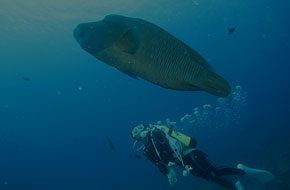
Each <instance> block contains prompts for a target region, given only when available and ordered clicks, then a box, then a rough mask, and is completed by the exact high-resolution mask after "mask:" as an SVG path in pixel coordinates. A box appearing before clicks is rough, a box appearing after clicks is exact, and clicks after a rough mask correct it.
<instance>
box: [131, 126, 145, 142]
mask: <svg viewBox="0 0 290 190" xmlns="http://www.w3.org/2000/svg"><path fill="white" fill-rule="evenodd" d="M148 133H149V131H148V126H146V125H144V124H139V125H136V126H134V127H133V128H132V131H131V136H132V138H133V139H135V140H136V141H144V140H145V138H146V137H147V136H148Z"/></svg>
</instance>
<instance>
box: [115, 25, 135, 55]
mask: <svg viewBox="0 0 290 190" xmlns="http://www.w3.org/2000/svg"><path fill="white" fill-rule="evenodd" d="M139 44H140V41H139V36H138V29H137V27H136V26H134V27H132V28H130V29H129V30H128V31H127V32H126V33H125V34H124V35H123V36H122V38H121V39H120V40H119V41H118V42H117V43H116V45H117V47H118V48H119V49H120V50H121V51H123V52H126V53H129V54H134V53H136V51H137V49H138V48H139Z"/></svg>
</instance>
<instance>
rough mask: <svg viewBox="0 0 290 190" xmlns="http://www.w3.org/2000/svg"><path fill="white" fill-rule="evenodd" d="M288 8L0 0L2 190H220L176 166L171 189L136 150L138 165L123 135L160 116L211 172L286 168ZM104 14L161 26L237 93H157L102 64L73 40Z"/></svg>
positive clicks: (244, 1) (208, 0)
mask: <svg viewBox="0 0 290 190" xmlns="http://www.w3.org/2000/svg"><path fill="white" fill-rule="evenodd" d="M289 7H290V1H286V0H281V1H274V0H256V1H252V0H231V1H229V0H227V1H226V0H219V1H216V0H203V1H202V0H183V1H179V0H170V1H165V0H154V1H153V0H149V1H145V0H140V1H134V0H83V1H80V0H58V1H53V0H52V1H47V0H1V1H0V190H20V189H21V190H63V189H70V190H105V189H127V190H131V189H132V190H136V189H138V190H145V189H152V190H157V189H195V190H206V189H215V190H218V189H223V188H221V187H219V186H217V185H215V184H212V183H209V182H206V181H204V180H202V179H197V178H195V177H191V176H190V177H187V178H184V177H183V176H182V175H181V170H177V173H178V183H177V185H175V186H170V185H169V184H168V182H167V181H166V178H165V177H164V176H162V174H161V173H160V172H159V171H158V169H157V168H155V166H154V165H153V164H151V163H150V162H149V161H147V160H146V159H145V158H144V157H143V156H142V154H140V153H138V154H139V155H141V159H137V158H136V157H135V155H134V154H135V152H134V151H133V149H132V144H133V140H132V139H131V136H130V131H131V127H132V126H134V125H136V124H139V123H156V122H157V121H159V120H160V121H162V122H164V121H165V120H166V119H167V118H169V119H170V120H171V121H176V122H177V125H178V124H179V125H178V126H177V127H178V128H179V129H181V130H183V131H184V132H185V133H186V134H188V135H191V136H193V137H196V138H197V140H198V142H199V148H200V149H201V150H203V151H205V152H206V153H207V154H208V155H209V157H208V158H209V160H211V162H212V163H213V164H214V165H216V166H232V167H235V166H236V164H238V163H244V164H246V165H249V166H251V167H254V168H261V169H266V170H269V171H271V172H272V173H273V174H274V175H276V176H278V175H280V174H282V173H284V172H287V171H289V170H290V138H289V136H290V129H289V127H290V98H289V97H290V85H289V81H290V76H289V75H290V62H289V55H290V19H289V18H290V14H289ZM108 14H120V15H125V16H130V17H138V18H142V19H145V20H148V21H150V22H152V23H155V24H157V25H158V26H160V27H162V28H164V29H165V30H167V31H168V32H170V33H171V34H173V35H174V36H176V37H177V38H179V39H180V40H182V41H183V42H185V43H186V44H188V45H189V46H190V47H192V48H193V49H194V50H196V51H197V52H198V53H200V54H201V55H202V56H203V57H204V58H205V59H207V60H208V61H209V62H210V64H211V65H212V67H213V69H214V71H215V72H217V73H219V74H220V75H221V76H223V77H225V78H226V79H227V80H228V81H229V83H230V84H231V85H232V86H233V89H235V86H237V85H240V86H241V87H242V88H241V89H240V92H239V93H241V94H242V95H239V94H238V95H237V94H236V95H231V96H229V97H228V98H227V99H226V100H221V99H219V100H218V99H217V97H215V96H213V95H210V94H208V93H205V92H181V91H174V90H169V89H164V88H161V87H158V86H156V85H153V84H151V83H149V82H146V81H143V80H141V81H137V80H135V79H132V78H130V77H129V76H127V75H124V74H123V73H121V72H119V71H118V70H117V69H115V68H113V67H110V66H108V65H106V64H104V63H102V62H100V61H98V60H97V59H95V58H94V57H93V56H91V55H89V54H88V53H87V52H85V51H83V50H82V49H81V48H80V47H79V45H78V43H77V42H76V41H75V40H74V38H73V34H72V33H73V29H74V28H75V26H76V25H77V24H79V23H81V22H89V21H97V20H100V19H103V17H104V16H106V15H108ZM231 27H234V28H235V31H234V33H233V34H231V35H229V34H228V29H229V28H231ZM241 96H242V98H240V97H241ZM235 97H236V98H235ZM237 97H238V98H237ZM221 102H222V105H220V104H221ZM205 104H210V105H211V107H212V108H211V109H212V110H211V111H210V116H209V117H205V116H203V117H202V118H201V119H200V121H199V124H200V125H189V124H187V125H184V124H182V122H181V121H180V118H182V117H183V116H184V115H186V114H190V115H191V116H192V117H193V116H194V115H195V114H198V113H195V112H194V109H195V108H196V107H198V111H199V113H200V114H204V109H205V108H206V107H207V106H204V105H205ZM216 107H219V109H221V112H222V114H221V115H220V116H218V119H216V116H213V112H214V111H215V110H216ZM196 110H197V109H195V111H196ZM231 113H235V114H231ZM226 121H227V122H226ZM223 122H224V123H223ZM108 140H110V141H111V142H112V143H113V144H114V150H112V149H111V148H110V146H109V143H108ZM286 178H287V177H286ZM287 179H288V180H289V176H288V178H287ZM287 179H286V180H287ZM242 182H243V181H242ZM288 182H289V181H288ZM243 183H244V184H245V187H246V188H248V189H261V188H262V187H260V186H261V185H260V184H259V183H258V182H256V181H253V180H252V179H244V182H243ZM262 189H265V188H262ZM272 189H274V188H272ZM279 190H287V188H285V187H284V188H283V187H282V188H280V189H279Z"/></svg>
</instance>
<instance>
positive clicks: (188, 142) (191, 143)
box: [157, 125, 197, 148]
mask: <svg viewBox="0 0 290 190" xmlns="http://www.w3.org/2000/svg"><path fill="white" fill-rule="evenodd" d="M157 128H158V129H160V130H162V131H163V132H165V133H166V134H168V135H169V136H171V137H173V138H175V139H176V140H178V141H180V142H181V143H182V144H184V145H185V146H188V147H191V148H196V146H197V141H196V140H195V139H193V138H191V137H189V136H187V135H185V134H183V133H180V132H178V131H174V130H173V129H172V128H173V127H172V126H171V127H170V128H168V127H166V126H164V125H160V126H157Z"/></svg>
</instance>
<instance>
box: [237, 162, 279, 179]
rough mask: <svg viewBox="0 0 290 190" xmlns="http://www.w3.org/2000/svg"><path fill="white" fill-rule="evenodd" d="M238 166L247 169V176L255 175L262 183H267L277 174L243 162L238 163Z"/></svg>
mask: <svg viewBox="0 0 290 190" xmlns="http://www.w3.org/2000/svg"><path fill="white" fill-rule="evenodd" d="M237 168H239V169H241V170H243V171H245V172H246V175H247V176H250V177H254V178H256V179H258V180H259V181H261V182H262V183H266V182H268V181H271V180H273V179H274V178H275V176H274V175H273V174H272V173H271V172H269V171H266V170H261V169H254V168H249V167H247V166H245V165H243V164H238V165H237Z"/></svg>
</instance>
